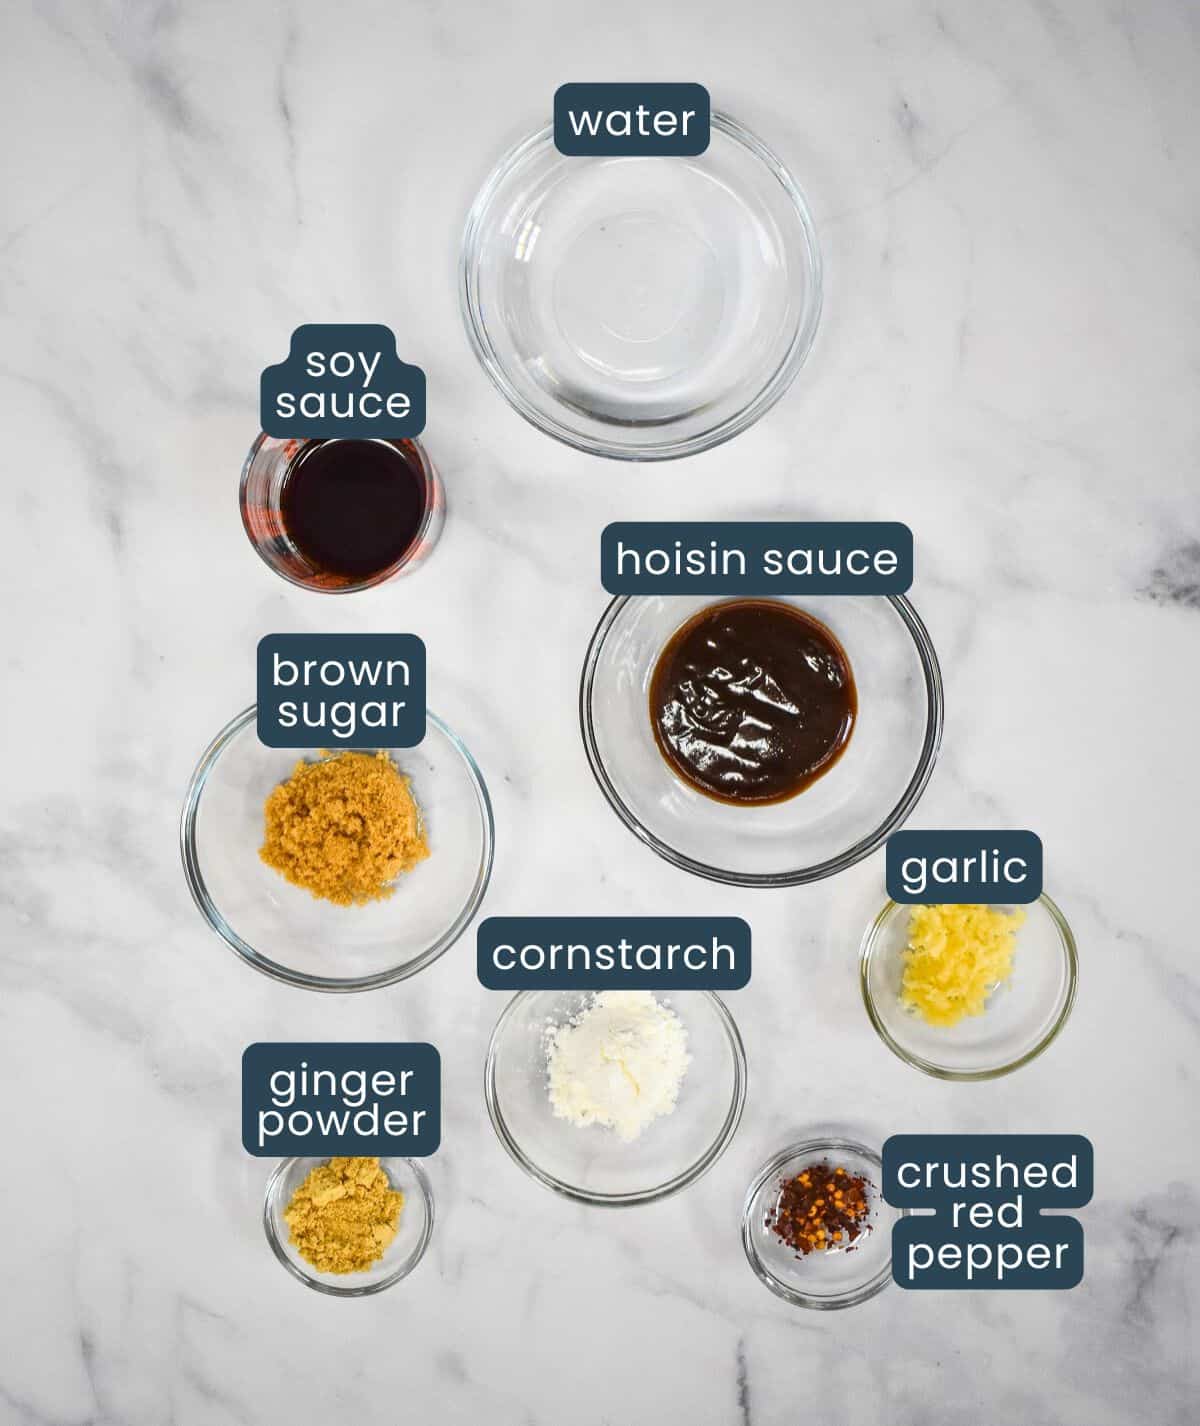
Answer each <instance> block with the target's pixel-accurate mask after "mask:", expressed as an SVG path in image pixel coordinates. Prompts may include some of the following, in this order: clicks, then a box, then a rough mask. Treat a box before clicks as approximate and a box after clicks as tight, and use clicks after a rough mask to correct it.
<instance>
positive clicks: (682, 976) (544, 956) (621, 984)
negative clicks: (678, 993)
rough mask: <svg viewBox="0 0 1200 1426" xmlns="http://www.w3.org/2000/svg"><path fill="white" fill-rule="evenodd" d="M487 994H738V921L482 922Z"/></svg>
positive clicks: (744, 966)
mask: <svg viewBox="0 0 1200 1426" xmlns="http://www.w3.org/2000/svg"><path fill="white" fill-rule="evenodd" d="M476 953H477V965H478V970H479V980H480V983H481V984H482V985H484V986H486V988H487V989H488V990H509V991H513V990H740V989H741V988H742V987H743V986H744V985H746V984H747V983H748V982H749V980H750V927H749V926H748V925H747V924H746V922H745V921H743V920H742V919H741V918H740V917H738V916H489V917H488V918H487V919H486V920H485V921H483V922H481V923H480V926H479V931H478V933H477V937H476Z"/></svg>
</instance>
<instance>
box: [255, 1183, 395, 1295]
mask: <svg viewBox="0 0 1200 1426" xmlns="http://www.w3.org/2000/svg"><path fill="white" fill-rule="evenodd" d="M403 1207H404V1195H403V1194H402V1193H401V1192H400V1191H399V1189H395V1188H393V1187H392V1185H391V1183H390V1182H389V1180H388V1176H387V1174H386V1172H385V1171H384V1169H383V1167H382V1165H381V1164H380V1162H379V1160H378V1159H375V1158H361V1159H354V1158H334V1159H330V1160H329V1162H328V1163H324V1164H318V1165H317V1166H316V1167H315V1168H314V1169H313V1170H312V1171H311V1172H310V1173H309V1175H308V1177H307V1178H306V1179H305V1180H304V1182H303V1183H302V1184H301V1185H300V1187H299V1188H297V1190H296V1191H295V1193H293V1194H292V1198H291V1202H290V1203H289V1204H288V1206H287V1207H286V1208H285V1209H284V1211H283V1221H284V1222H285V1223H286V1224H287V1225H288V1230H289V1236H290V1238H291V1241H292V1244H293V1246H294V1247H295V1249H296V1251H297V1252H298V1253H299V1254H300V1256H301V1257H302V1258H304V1259H305V1261H306V1262H310V1263H311V1264H312V1265H313V1267H315V1268H316V1269H317V1271H318V1272H323V1273H360V1272H366V1270H367V1269H368V1268H369V1267H370V1266H371V1264H372V1263H374V1262H377V1261H378V1260H379V1259H380V1258H381V1257H383V1255H384V1252H385V1251H386V1249H387V1246H388V1244H389V1243H390V1242H391V1241H392V1239H393V1238H394V1237H395V1236H396V1227H397V1224H398V1223H399V1221H400V1210H401V1209H402V1208H403Z"/></svg>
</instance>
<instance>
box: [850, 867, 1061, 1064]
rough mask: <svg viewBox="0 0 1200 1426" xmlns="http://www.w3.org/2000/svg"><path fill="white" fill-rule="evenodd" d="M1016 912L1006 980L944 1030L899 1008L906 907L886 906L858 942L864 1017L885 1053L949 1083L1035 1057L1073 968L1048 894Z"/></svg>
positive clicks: (1056, 1017) (1053, 1030)
mask: <svg viewBox="0 0 1200 1426" xmlns="http://www.w3.org/2000/svg"><path fill="white" fill-rule="evenodd" d="M1006 909H1013V908H1006ZM1022 909H1023V910H1024V912H1025V922H1024V924H1023V925H1022V926H1021V927H1020V929H1019V930H1018V931H1017V933H1016V944H1015V950H1014V953H1013V973H1012V978H1011V979H1010V980H1009V981H1007V982H1006V983H1005V984H1004V985H1001V986H998V987H997V988H996V989H995V990H994V991H993V992H992V993H991V995H990V996H989V997H988V1001H987V1008H986V1009H985V1010H984V1012H983V1014H982V1015H974V1016H968V1017H967V1018H966V1019H964V1020H960V1021H959V1023H958V1024H957V1025H949V1026H945V1025H929V1024H927V1023H926V1022H925V1021H924V1020H923V1019H921V1017H920V1015H918V1014H917V1013H916V1012H915V1011H911V1010H906V1009H905V1008H904V1006H903V1005H902V1004H901V1003H900V983H901V980H902V978H903V975H904V952H905V949H906V947H907V945H908V913H909V911H911V910H912V908H911V907H909V906H900V905H897V903H896V902H894V901H889V902H888V903H887V905H886V906H885V907H884V908H883V910H882V911H881V912H880V913H879V915H878V916H876V918H875V920H874V921H873V922H872V923H871V925H870V927H869V928H868V930H867V934H866V936H865V937H864V938H863V946H862V957H861V960H860V964H859V972H860V980H861V983H862V993H863V1001H864V1002H865V1004H866V1007H867V1014H868V1015H869V1016H870V1017H871V1024H872V1025H874V1026H875V1028H876V1030H877V1031H878V1032H879V1037H880V1039H881V1040H882V1041H883V1043H884V1044H885V1045H886V1046H887V1047H888V1049H889V1050H891V1051H892V1052H893V1053H894V1054H897V1055H899V1056H900V1058H901V1059H902V1060H906V1061H907V1062H908V1063H909V1064H910V1065H914V1066H915V1067H916V1068H917V1069H919V1070H924V1071H925V1073H926V1074H931V1075H935V1076H936V1077H937V1078H938V1079H955V1080H973V1079H995V1078H997V1077H998V1076H999V1075H1002V1074H1009V1073H1010V1072H1011V1071H1012V1070H1015V1069H1020V1067H1021V1066H1022V1065H1026V1064H1028V1063H1029V1061H1030V1060H1032V1059H1034V1058H1035V1057H1036V1056H1037V1055H1040V1054H1041V1053H1042V1051H1043V1050H1044V1049H1045V1048H1046V1047H1047V1046H1048V1045H1049V1044H1050V1042H1051V1041H1052V1040H1053V1039H1055V1037H1056V1036H1057V1035H1058V1032H1059V1031H1060V1030H1061V1029H1062V1027H1063V1026H1064V1025H1065V1024H1066V1022H1067V1017H1068V1015H1070V1013H1071V1007H1072V1005H1074V1003H1075V983H1076V979H1077V975H1078V964H1079V963H1078V956H1077V953H1076V949H1075V937H1074V936H1073V935H1072V934H1071V928H1070V926H1068V925H1067V921H1066V917H1065V916H1064V915H1063V914H1062V912H1061V911H1060V910H1059V909H1058V907H1057V906H1056V905H1055V904H1054V902H1053V901H1051V900H1050V898H1049V897H1048V896H1045V895H1043V896H1042V897H1041V898H1040V900H1038V901H1035V902H1033V903H1032V904H1031V905H1029V906H1026V907H1024V908H1022Z"/></svg>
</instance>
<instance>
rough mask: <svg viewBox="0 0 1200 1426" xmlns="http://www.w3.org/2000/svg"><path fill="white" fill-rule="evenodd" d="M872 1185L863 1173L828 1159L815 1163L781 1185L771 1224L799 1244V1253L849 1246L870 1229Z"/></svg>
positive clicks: (778, 1234)
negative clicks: (825, 1162)
mask: <svg viewBox="0 0 1200 1426" xmlns="http://www.w3.org/2000/svg"><path fill="white" fill-rule="evenodd" d="M869 1187H870V1185H869V1184H868V1182H867V1180H866V1179H865V1178H863V1177H861V1175H859V1174H852V1173H849V1172H848V1171H847V1170H846V1169H844V1168H836V1169H834V1168H830V1167H829V1165H828V1164H809V1166H808V1167H807V1168H805V1169H802V1170H801V1171H800V1172H799V1173H798V1174H797V1175H796V1176H795V1177H794V1178H788V1179H784V1181H783V1182H782V1183H781V1184H780V1185H779V1200H778V1202H777V1203H776V1205H775V1207H774V1209H773V1210H772V1211H771V1212H769V1213H768V1214H767V1227H768V1228H770V1229H771V1230H772V1231H773V1232H774V1234H775V1236H776V1237H777V1238H779V1239H780V1241H781V1242H784V1243H786V1244H787V1245H788V1247H789V1248H795V1250H796V1255H797V1256H798V1257H807V1256H808V1254H809V1253H812V1252H827V1251H829V1250H831V1249H837V1248H846V1249H849V1248H850V1246H851V1244H852V1243H854V1241H855V1240H856V1239H857V1238H860V1237H861V1236H862V1235H863V1233H865V1232H867V1231H869V1229H870V1224H869V1223H868V1222H867V1221H866V1220H867V1216H868V1214H869V1213H870V1211H871V1205H870V1202H869V1200H868V1197H867V1190H868V1188H869Z"/></svg>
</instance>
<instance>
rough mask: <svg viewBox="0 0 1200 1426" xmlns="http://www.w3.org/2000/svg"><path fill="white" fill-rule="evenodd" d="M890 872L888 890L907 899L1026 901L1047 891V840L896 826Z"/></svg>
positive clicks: (922, 902)
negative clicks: (1044, 871)
mask: <svg viewBox="0 0 1200 1426" xmlns="http://www.w3.org/2000/svg"><path fill="white" fill-rule="evenodd" d="M885 876H886V880H887V893H888V895H889V896H890V897H891V898H892V900H893V901H899V902H902V903H904V904H905V905H910V906H920V905H926V906H928V905H937V904H944V905H953V904H955V903H957V902H978V903H981V904H993V905H1000V906H1023V905H1027V904H1028V903H1029V902H1031V901H1036V900H1037V899H1038V897H1039V896H1041V894H1042V840H1041V838H1040V837H1039V836H1037V835H1036V833H1034V832H1011V831H1010V832H959V831H949V832H947V831H938V832H893V833H892V835H891V836H890V837H889V838H888V839H887V853H886V871H885Z"/></svg>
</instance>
